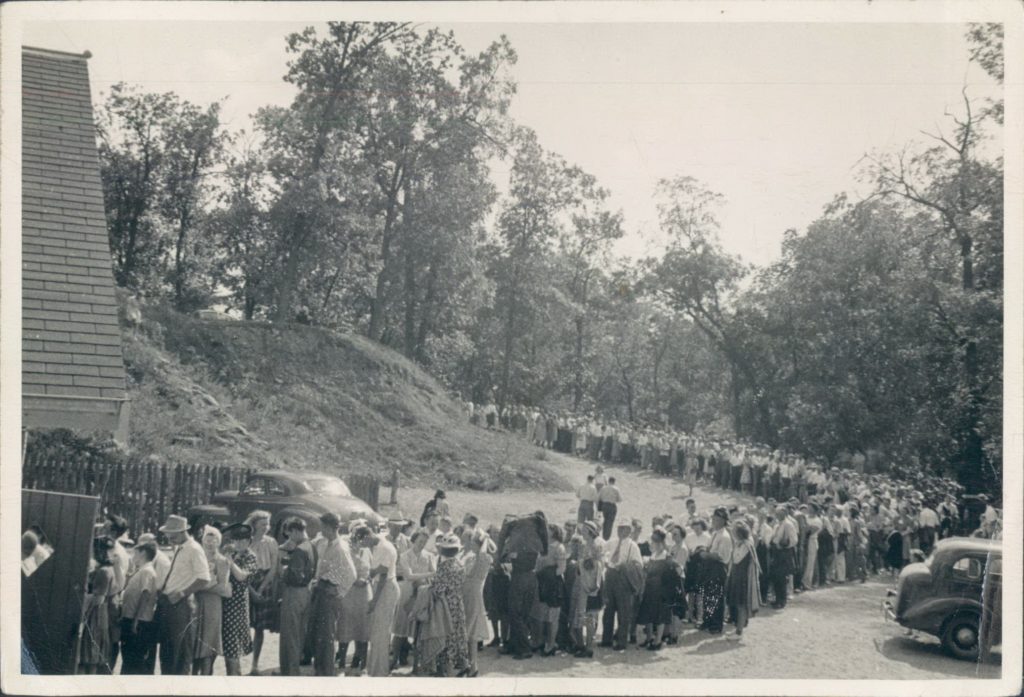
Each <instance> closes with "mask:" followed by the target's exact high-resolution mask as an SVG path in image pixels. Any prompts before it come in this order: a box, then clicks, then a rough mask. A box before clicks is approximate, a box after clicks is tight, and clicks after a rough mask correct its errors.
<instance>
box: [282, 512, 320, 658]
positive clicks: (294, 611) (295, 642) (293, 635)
mask: <svg viewBox="0 0 1024 697" xmlns="http://www.w3.org/2000/svg"><path fill="white" fill-rule="evenodd" d="M284 532H285V534H286V535H287V536H288V540H287V541H286V542H285V543H284V544H283V545H282V546H281V548H280V551H281V566H282V571H281V584H282V588H281V646H280V651H279V654H280V660H281V675H298V674H299V662H300V660H301V659H302V648H303V644H304V642H305V639H306V626H307V623H308V621H309V601H310V589H309V584H310V583H311V582H312V581H313V576H314V574H315V572H316V558H315V555H316V552H315V551H314V550H313V547H312V545H311V544H310V543H309V539H308V538H307V537H306V523H305V521H304V520H302V519H301V518H289V519H288V520H287V521H285V523H284Z"/></svg>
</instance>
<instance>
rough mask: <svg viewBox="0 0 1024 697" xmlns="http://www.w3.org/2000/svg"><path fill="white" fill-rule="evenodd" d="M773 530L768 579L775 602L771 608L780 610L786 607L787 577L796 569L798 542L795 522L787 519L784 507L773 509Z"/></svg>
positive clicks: (787, 512) (786, 511)
mask: <svg viewBox="0 0 1024 697" xmlns="http://www.w3.org/2000/svg"><path fill="white" fill-rule="evenodd" d="M775 519H776V521H778V522H777V523H776V524H775V529H774V530H773V531H772V537H771V542H770V544H769V560H770V561H769V567H770V568H769V577H770V581H771V584H772V589H773V591H774V593H775V600H774V602H773V603H772V607H774V608H776V609H779V610H781V609H782V608H784V607H786V589H787V587H788V576H789V575H790V574H792V573H793V571H794V570H795V569H796V545H797V541H798V539H799V538H798V534H797V527H796V522H795V521H794V520H793V519H792V518H790V517H789V511H788V510H787V509H786V507H785V506H777V507H776V508H775Z"/></svg>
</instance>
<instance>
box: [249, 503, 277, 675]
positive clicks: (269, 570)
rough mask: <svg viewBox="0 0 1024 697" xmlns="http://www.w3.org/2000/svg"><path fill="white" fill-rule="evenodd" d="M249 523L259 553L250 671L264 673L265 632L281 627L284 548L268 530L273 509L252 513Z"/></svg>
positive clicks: (254, 577)
mask: <svg viewBox="0 0 1024 697" xmlns="http://www.w3.org/2000/svg"><path fill="white" fill-rule="evenodd" d="M245 524H246V525H248V526H250V527H252V545H250V547H249V549H250V550H251V551H252V553H253V554H254V555H255V556H256V571H255V572H254V573H253V574H252V576H251V577H250V580H249V585H250V587H251V588H252V603H251V607H250V608H249V611H250V613H251V624H252V628H253V629H254V630H255V631H254V635H253V642H252V668H251V669H250V671H249V675H259V674H260V669H259V665H260V652H261V651H262V650H263V637H264V633H265V632H276V631H278V630H279V628H280V624H279V622H280V613H279V608H278V604H277V572H278V567H279V556H280V552H279V550H278V547H277V542H275V541H274V538H273V537H271V536H270V535H268V534H267V533H268V532H269V530H270V513H268V512H267V511H261V510H256V511H253V512H252V513H250V514H249V515H248V517H247V518H246V519H245Z"/></svg>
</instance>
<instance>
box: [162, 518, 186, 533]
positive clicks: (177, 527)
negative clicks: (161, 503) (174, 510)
mask: <svg viewBox="0 0 1024 697" xmlns="http://www.w3.org/2000/svg"><path fill="white" fill-rule="evenodd" d="M159 529H160V532H162V533H164V534H165V535H173V534H175V533H179V532H188V520H186V519H185V518H184V516H180V515H173V514H172V515H169V516H167V522H166V523H164V524H163V525H161V526H160V528H159Z"/></svg>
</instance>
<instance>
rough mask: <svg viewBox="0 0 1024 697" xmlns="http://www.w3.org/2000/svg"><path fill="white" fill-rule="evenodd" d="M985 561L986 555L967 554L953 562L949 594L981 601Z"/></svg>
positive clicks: (950, 571) (950, 572)
mask: <svg viewBox="0 0 1024 697" xmlns="http://www.w3.org/2000/svg"><path fill="white" fill-rule="evenodd" d="M985 561H986V559H985V557H984V556H981V555H975V554H965V555H963V556H961V557H960V558H959V559H957V560H956V561H955V562H953V566H951V567H950V569H949V594H950V595H954V596H958V597H961V598H970V599H971V600H977V601H978V602H981V589H982V584H983V582H984V580H985Z"/></svg>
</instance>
